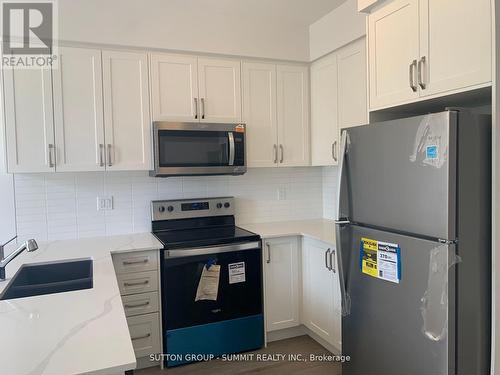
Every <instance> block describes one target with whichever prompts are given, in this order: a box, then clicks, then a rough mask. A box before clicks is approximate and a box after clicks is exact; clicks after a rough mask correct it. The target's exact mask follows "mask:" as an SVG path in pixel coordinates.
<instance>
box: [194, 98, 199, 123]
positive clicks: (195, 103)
mask: <svg viewBox="0 0 500 375" xmlns="http://www.w3.org/2000/svg"><path fill="white" fill-rule="evenodd" d="M194 118H195V119H197V118H198V98H194Z"/></svg>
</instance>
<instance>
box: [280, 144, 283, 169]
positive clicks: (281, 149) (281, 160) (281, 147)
mask: <svg viewBox="0 0 500 375" xmlns="http://www.w3.org/2000/svg"><path fill="white" fill-rule="evenodd" d="M280 152H281V156H280V164H282V163H283V157H284V153H283V145H280Z"/></svg>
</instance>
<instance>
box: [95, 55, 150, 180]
mask: <svg viewBox="0 0 500 375" xmlns="http://www.w3.org/2000/svg"><path fill="white" fill-rule="evenodd" d="M102 62H103V88H104V124H105V133H106V163H107V167H106V169H108V170H149V169H151V121H150V116H149V94H148V93H149V89H148V67H147V56H146V54H145V53H139V52H119V51H103V52H102Z"/></svg>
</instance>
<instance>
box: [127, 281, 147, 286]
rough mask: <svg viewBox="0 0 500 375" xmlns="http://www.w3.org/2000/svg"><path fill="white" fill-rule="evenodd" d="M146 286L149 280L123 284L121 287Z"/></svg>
mask: <svg viewBox="0 0 500 375" xmlns="http://www.w3.org/2000/svg"><path fill="white" fill-rule="evenodd" d="M146 284H149V280H144V281H140V282H138V283H123V285H125V286H137V285H146Z"/></svg>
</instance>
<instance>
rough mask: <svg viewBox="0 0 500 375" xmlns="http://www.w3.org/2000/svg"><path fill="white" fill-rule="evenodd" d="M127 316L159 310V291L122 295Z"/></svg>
mask: <svg viewBox="0 0 500 375" xmlns="http://www.w3.org/2000/svg"><path fill="white" fill-rule="evenodd" d="M122 302H123V308H124V310H125V315H126V316H134V315H141V314H150V313H154V312H158V311H159V308H158V306H159V303H158V292H151V293H140V294H130V295H128V296H123V297H122Z"/></svg>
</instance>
